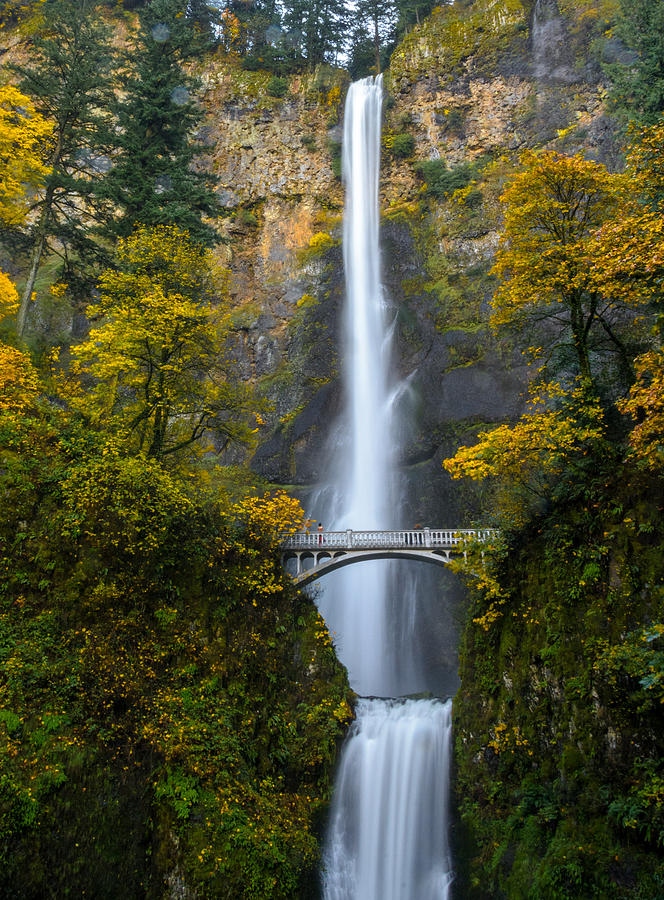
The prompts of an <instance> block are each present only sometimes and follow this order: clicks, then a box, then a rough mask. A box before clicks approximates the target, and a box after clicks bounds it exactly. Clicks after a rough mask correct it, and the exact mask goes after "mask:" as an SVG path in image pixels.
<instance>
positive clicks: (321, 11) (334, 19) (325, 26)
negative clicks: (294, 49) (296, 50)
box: [283, 0, 350, 68]
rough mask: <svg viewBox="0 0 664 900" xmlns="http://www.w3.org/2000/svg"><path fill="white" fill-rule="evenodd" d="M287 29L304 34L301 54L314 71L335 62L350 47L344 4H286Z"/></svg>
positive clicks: (337, 0) (295, 0) (318, 0)
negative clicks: (318, 66)
mask: <svg viewBox="0 0 664 900" xmlns="http://www.w3.org/2000/svg"><path fill="white" fill-rule="evenodd" d="M283 8H284V17H283V20H284V27H285V28H286V29H287V30H288V31H290V32H292V33H295V32H299V33H301V34H302V44H301V47H302V54H303V56H304V57H305V59H306V60H307V63H308V65H309V66H310V67H311V68H313V67H314V66H316V65H318V64H319V63H322V62H335V61H336V59H337V57H338V56H339V54H340V53H342V52H343V50H344V49H345V46H346V43H347V30H348V25H349V21H350V19H349V10H348V7H347V6H346V4H345V2H344V0H285V2H284V4H283Z"/></svg>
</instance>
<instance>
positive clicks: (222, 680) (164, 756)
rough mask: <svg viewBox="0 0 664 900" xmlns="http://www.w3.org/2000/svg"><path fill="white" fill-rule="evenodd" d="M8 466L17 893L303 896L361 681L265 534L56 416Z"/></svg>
mask: <svg viewBox="0 0 664 900" xmlns="http://www.w3.org/2000/svg"><path fill="white" fill-rule="evenodd" d="M0 458H1V465H0V490H1V491H2V495H3V497H4V498H5V502H6V503H7V504H8V508H7V509H6V512H5V515H3V517H2V522H0V548H1V549H0V569H1V571H2V579H1V580H0V671H1V672H2V678H3V692H4V693H3V709H4V714H3V715H2V717H0V738H1V740H0V773H1V774H0V861H1V862H2V865H1V866H0V894H2V896H7V897H10V896H11V897H15V898H18V900H20V898H26V900H27V898H29V897H37V896H51V895H54V896H68V895H70V894H71V895H75V896H94V897H100V898H108V900H111V898H115V897H118V896H122V897H128V898H134V897H135V898H139V897H143V898H144V897H148V898H149V897H154V898H156V897H162V896H163V891H164V887H163V886H164V883H165V882H166V881H167V879H168V878H169V877H170V876H172V874H173V873H174V871H175V870H176V869H177V870H178V872H179V875H180V877H181V878H183V880H184V882H185V884H186V885H187V886H188V888H189V889H190V890H192V891H196V894H197V896H199V897H201V898H203V897H221V896H232V897H246V898H284V900H285V898H292V897H294V896H299V895H301V894H303V893H304V892H305V890H306V889H307V888H306V887H305V886H306V885H308V884H309V883H310V882H311V880H312V878H313V873H314V872H315V870H316V869H317V866H318V862H319V854H318V842H317V833H318V829H319V827H320V822H321V817H322V815H323V812H324V810H325V807H326V803H327V801H328V799H329V795H330V785H331V777H332V772H333V768H334V760H335V757H336V748H337V744H338V741H339V739H340V738H341V736H342V735H343V731H344V727H345V723H347V722H348V719H349V716H350V709H349V707H348V699H349V698H350V694H349V692H348V689H347V685H346V680H345V674H344V671H343V669H342V668H341V667H340V666H339V665H338V663H337V662H336V659H335V656H334V651H333V649H332V645H331V642H330V638H329V635H328V633H327V629H326V628H325V625H324V623H323V622H322V620H321V619H320V616H319V615H318V613H317V611H316V609H315V607H314V606H313V604H312V603H311V602H310V601H309V600H308V599H306V598H305V597H303V596H300V595H299V594H298V593H297V592H295V591H294V589H293V588H292V586H290V585H289V581H288V579H287V577H286V576H285V574H284V573H283V571H282V569H281V565H280V562H279V558H278V550H277V548H276V547H275V546H274V544H273V543H272V541H271V539H270V538H269V536H268V533H266V532H263V531H262V529H261V528H256V527H249V526H248V525H247V521H246V518H245V517H246V515H248V513H243V511H242V510H241V509H234V508H233V507H232V506H231V503H230V501H229V500H227V499H225V498H224V497H223V496H222V497H220V496H219V492H218V490H217V488H218V486H219V483H217V484H216V485H215V490H214V491H209V492H208V491H207V489H206V487H205V485H206V482H205V480H204V479H202V478H199V479H195V478H192V477H191V476H188V477H187V478H186V479H185V480H184V481H181V480H179V479H178V478H177V477H176V476H174V475H173V474H169V473H167V472H165V471H163V470H162V469H159V468H158V467H157V466H156V465H155V464H153V463H151V462H150V461H147V460H140V459H135V458H131V457H124V456H123V455H122V454H121V453H118V452H117V451H116V450H115V449H114V448H113V447H109V446H108V445H106V444H105V443H102V442H98V441H97V438H96V437H95V435H94V434H92V433H91V432H90V431H89V430H88V431H85V430H83V429H81V428H80V427H79V426H77V425H76V423H73V422H68V421H66V420H65V418H64V416H62V415H58V416H57V417H54V416H53V415H52V414H50V413H49V412H48V411H47V410H44V411H43V414H42V415H41V416H40V417H39V419H35V420H31V419H30V418H29V417H26V418H25V419H24V421H23V422H22V423H21V426H20V427H19V428H17V426H16V423H15V422H13V421H12V422H11V423H7V422H4V421H0ZM37 498H39V502H35V501H36V499H37ZM246 508H247V507H246V506H245V509H246Z"/></svg>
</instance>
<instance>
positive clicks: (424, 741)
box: [313, 76, 452, 900]
mask: <svg viewBox="0 0 664 900" xmlns="http://www.w3.org/2000/svg"><path fill="white" fill-rule="evenodd" d="M381 106H382V79H381V77H380V76H378V77H377V78H376V79H372V78H366V79H364V80H362V81H359V82H356V83H355V84H353V85H351V87H350V89H349V92H348V97H347V100H346V108H345V121H344V146H343V173H344V181H345V185H346V207H345V213H344V266H345V279H346V280H345V285H346V306H345V320H344V388H345V398H346V402H345V415H344V419H343V421H342V422H341V423H340V427H339V428H338V430H337V435H336V441H335V446H334V448H333V454H332V459H333V462H332V463H331V466H330V483H329V484H328V485H327V486H322V487H321V490H320V491H319V493H318V496H317V497H316V498H315V499H314V506H313V510H314V512H315V514H316V515H317V516H318V517H319V518H320V519H321V521H322V520H324V521H325V526H326V527H327V528H331V529H334V530H343V529H346V528H356V529H390V528H393V527H399V526H401V525H402V524H403V523H401V522H400V521H399V517H400V511H399V498H400V490H399V485H398V480H397V474H396V456H397V443H398V432H399V428H398V413H397V410H398V407H399V401H400V399H401V398H402V396H403V394H404V384H400V383H399V382H398V381H395V380H393V379H392V378H391V375H390V371H391V357H392V352H393V351H392V330H393V322H390V311H389V308H388V305H387V304H386V302H385V298H384V297H383V288H382V283H381V273H380V252H379V171H380V137H381ZM415 565H417V564H415ZM411 566H412V564H411ZM411 571H412V569H411ZM416 586H417V579H416V578H413V577H412V575H409V574H408V572H407V570H404V569H403V568H399V565H398V564H395V563H388V562H386V561H376V562H363V563H361V564H357V565H353V566H349V567H347V568H345V569H342V570H341V571H339V572H334V573H332V574H330V575H329V576H326V578H325V585H324V587H323V589H322V590H321V592H320V596H319V607H320V610H321V612H322V614H323V615H324V617H325V619H326V621H327V623H328V627H329V628H330V630H331V632H332V633H333V636H334V639H335V645H336V647H337V652H338V654H339V656H340V658H341V660H342V662H343V663H344V664H345V665H346V667H347V669H348V672H349V677H350V682H351V685H352V687H353V689H354V690H355V691H356V692H357V693H359V694H362V695H365V697H366V698H367V699H362V700H361V701H360V702H359V703H358V707H357V711H356V712H357V718H356V721H355V723H354V725H353V727H352V729H351V732H350V734H349V737H348V740H347V742H346V744H345V746H344V749H343V752H342V759H341V764H340V770H339V775H338V780H337V786H336V790H335V798H334V801H333V808H332V813H331V819H330V827H329V833H328V838H327V841H326V847H325V852H324V872H323V894H324V897H325V900H446V898H447V897H448V894H449V885H450V882H451V879H452V875H451V865H450V858H449V850H448V845H447V824H448V823H447V793H448V772H449V754H450V736H451V702H450V701H447V702H446V703H443V702H441V701H439V700H418V701H415V700H408V699H398V698H399V697H403V695H404V694H406V693H409V692H416V691H421V690H424V689H426V688H425V685H424V684H423V683H422V673H421V671H420V668H419V661H418V648H417V632H418V628H417V621H416V617H417V615H418V611H420V609H421V604H420V603H419V599H420V598H419V597H418V596H417V593H416ZM371 697H373V698H376V697H383V698H387V697H392V698H395V699H369V698H371Z"/></svg>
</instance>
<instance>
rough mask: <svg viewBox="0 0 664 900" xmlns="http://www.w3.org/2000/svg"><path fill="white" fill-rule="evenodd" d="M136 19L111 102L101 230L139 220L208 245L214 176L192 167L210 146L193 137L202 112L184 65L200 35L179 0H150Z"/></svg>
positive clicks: (119, 232) (125, 231)
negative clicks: (117, 94)
mask: <svg viewBox="0 0 664 900" xmlns="http://www.w3.org/2000/svg"><path fill="white" fill-rule="evenodd" d="M139 23H140V24H139V29H138V32H137V34H136V35H135V37H134V40H133V46H132V48H131V50H130V52H129V53H128V54H127V56H126V66H125V72H124V74H123V75H122V76H121V86H122V97H121V98H120V99H119V100H118V101H117V102H116V104H115V108H114V112H115V114H116V119H117V122H116V127H115V129H114V132H113V134H112V135H111V143H112V144H113V145H114V147H113V148H112V150H111V157H112V161H113V166H112V168H111V170H110V171H109V173H108V174H107V176H106V177H105V179H104V183H103V186H102V192H103V195H104V196H105V197H106V198H107V200H108V201H109V203H110V204H111V205H112V207H113V210H112V215H109V218H108V220H107V222H106V224H105V225H104V227H103V229H102V233H103V234H104V236H105V237H107V238H109V239H111V240H112V241H113V240H115V239H117V238H118V237H128V236H129V235H130V234H131V233H132V232H133V231H134V229H135V227H136V226H137V225H138V224H139V223H140V224H142V225H147V226H158V225H176V226H177V227H178V228H180V229H181V230H183V231H187V232H189V234H190V236H191V239H192V240H193V241H194V242H197V243H200V244H204V245H206V246H210V245H211V244H213V243H214V242H215V240H216V235H215V231H214V229H213V228H212V227H211V226H210V225H209V224H207V223H205V222H204V221H203V217H206V216H210V217H213V216H215V215H216V213H217V211H218V204H217V200H216V198H215V195H214V192H213V187H214V178H213V177H212V176H211V175H209V174H207V173H205V172H202V171H200V170H199V169H196V168H195V167H194V163H195V161H196V159H197V157H199V155H200V154H201V153H203V152H204V150H205V148H204V146H203V145H202V144H201V142H200V141H198V140H197V139H196V137H195V132H196V129H197V127H198V126H199V124H200V122H201V118H202V113H201V111H200V109H199V107H198V105H197V103H196V100H195V97H194V91H195V88H196V83H195V81H194V79H192V78H191V77H190V76H189V75H187V74H186V73H185V71H184V69H183V62H184V60H186V59H187V58H188V57H189V56H191V55H192V54H194V53H195V52H196V51H197V50H199V49H200V41H199V38H198V36H197V34H196V32H195V30H194V29H193V28H192V25H191V22H190V21H189V19H188V18H187V16H186V15H185V10H184V9H183V4H182V0H152V2H151V3H149V4H148V5H147V6H146V7H145V8H144V9H142V10H141V12H140V14H139Z"/></svg>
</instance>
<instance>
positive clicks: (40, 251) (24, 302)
mask: <svg viewBox="0 0 664 900" xmlns="http://www.w3.org/2000/svg"><path fill="white" fill-rule="evenodd" d="M61 157H62V135H61V134H60V135H59V136H58V142H57V144H56V146H55V150H54V151H53V155H52V157H51V160H50V167H51V178H50V179H49V182H48V187H47V188H46V193H45V195H44V201H43V203H42V210H41V214H40V216H39V222H38V223H37V229H36V231H35V242H34V244H33V245H32V255H31V257H30V272H29V273H28V280H27V282H26V285H25V288H24V289H23V296H22V297H21V304H20V306H19V308H18V315H17V317H16V331H17V333H18V336H19V337H22V336H23V332H24V331H25V323H26V320H27V318H28V309H29V307H30V300H31V299H32V292H33V291H34V289H35V282H36V280H37V274H38V272H39V266H40V265H41V261H42V257H43V255H44V249H45V247H46V238H47V236H48V226H49V220H50V218H51V209H52V207H53V197H54V196H55V184H54V183H53V180H52V176H53V172H54V171H55V169H56V168H57V166H59V165H60V159H61Z"/></svg>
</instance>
